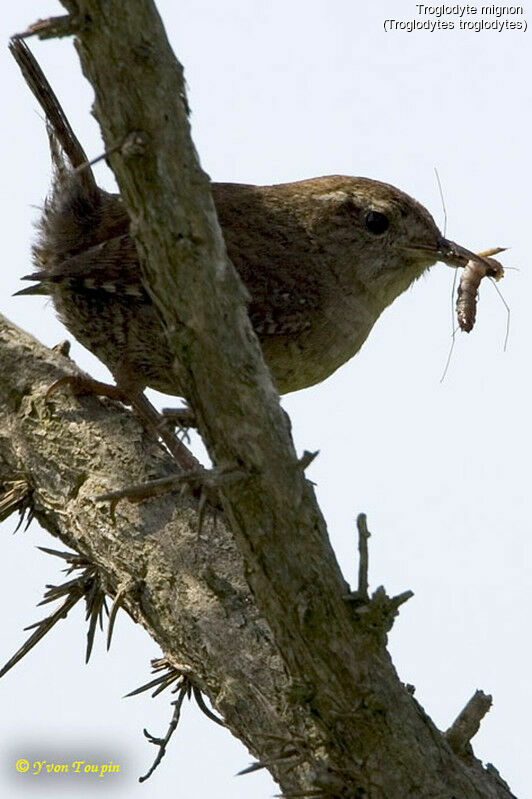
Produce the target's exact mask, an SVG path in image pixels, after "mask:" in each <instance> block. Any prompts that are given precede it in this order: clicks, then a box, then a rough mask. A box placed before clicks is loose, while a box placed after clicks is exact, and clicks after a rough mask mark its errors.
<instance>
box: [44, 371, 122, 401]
mask: <svg viewBox="0 0 532 799" xmlns="http://www.w3.org/2000/svg"><path fill="white" fill-rule="evenodd" d="M64 388H69V389H70V390H71V391H72V393H73V394H75V395H76V396H81V395H83V394H93V395H96V396H98V397H108V399H112V400H116V401H118V402H122V403H123V404H124V405H130V404H131V403H130V401H129V399H128V398H127V395H126V394H125V393H124V392H123V391H121V389H119V388H118V386H112V385H111V384H110V383H101V382H100V381H99V380H93V378H92V377H89V376H88V375H64V377H60V378H59V380H54V382H53V383H52V385H51V386H50V387H49V389H48V391H47V392H46V396H45V400H46V402H48V400H49V399H50V397H51V396H52V394H55V392H56V391H62V390H63V389H64Z"/></svg>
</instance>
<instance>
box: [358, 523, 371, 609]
mask: <svg viewBox="0 0 532 799" xmlns="http://www.w3.org/2000/svg"><path fill="white" fill-rule="evenodd" d="M357 529H358V551H359V554H360V559H359V562H358V592H357V593H358V596H359V597H360V598H361V599H367V598H368V568H369V554H368V538H369V537H370V535H371V533H370V532H369V530H368V526H367V516H366V514H365V513H359V514H358V516H357Z"/></svg>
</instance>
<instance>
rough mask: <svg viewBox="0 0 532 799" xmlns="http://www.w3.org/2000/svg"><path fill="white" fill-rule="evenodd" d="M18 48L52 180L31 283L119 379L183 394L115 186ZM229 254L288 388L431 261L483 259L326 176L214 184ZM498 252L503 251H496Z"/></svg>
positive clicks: (359, 181) (277, 374) (340, 359)
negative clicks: (99, 174) (98, 174)
mask: <svg viewBox="0 0 532 799" xmlns="http://www.w3.org/2000/svg"><path fill="white" fill-rule="evenodd" d="M10 47H11V51H12V53H13V55H14V56H15V58H16V60H17V62H18V63H19V66H20V67H21V69H22V72H23V75H24V77H25V80H26V82H27V83H28V85H29V86H30V88H31V90H32V91H33V93H34V95H35V97H36V98H37V100H38V101H39V103H40V105H41V107H42V109H43V111H44V114H45V118H46V125H47V130H48V135H49V140H50V148H51V155H52V162H53V167H54V177H53V184H52V189H51V193H50V195H49V196H48V198H47V200H46V202H45V205H44V209H43V213H42V217H41V219H40V222H39V225H38V229H39V232H38V238H37V241H36V243H35V245H34V247H33V261H34V265H35V267H36V271H34V272H32V273H31V274H29V275H26V276H24V278H23V279H24V280H31V281H33V285H31V286H29V287H27V288H25V289H22V290H21V291H19V292H17V293H18V294H22V295H31V294H45V295H49V296H50V297H51V298H52V301H53V304H54V306H55V310H56V312H57V314H58V316H59V319H60V320H61V321H62V322H63V324H64V325H65V327H66V328H67V329H68V330H69V331H70V332H71V333H72V335H73V336H74V337H75V338H76V339H77V340H78V341H79V342H81V344H83V345H84V346H85V347H86V348H87V349H89V350H90V351H91V352H93V353H94V354H95V355H96V356H97V357H98V358H99V359H100V360H101V361H103V363H104V364H106V366H107V367H108V368H109V370H110V371H111V373H112V374H113V376H114V379H115V381H116V384H117V386H119V387H120V386H122V387H124V386H126V387H127V388H128V390H129V391H133V392H142V391H143V390H144V389H145V388H146V387H149V388H153V389H156V390H158V391H161V392H163V393H166V394H171V395H175V396H182V393H183V392H182V387H181V386H180V385H179V382H178V378H177V377H176V376H175V372H174V370H173V369H172V361H173V355H172V353H171V352H170V350H169V348H168V345H167V340H166V333H165V328H164V324H163V322H162V320H161V317H160V316H159V313H158V311H157V309H156V307H155V305H154V304H153V302H152V300H151V298H150V295H149V293H148V291H147V289H146V287H145V285H144V282H143V278H142V274H141V268H140V263H139V258H138V255H137V250H136V246H135V241H134V238H133V236H132V234H131V232H130V219H129V216H128V213H127V209H126V207H125V205H124V203H123V201H122V198H121V196H120V195H119V194H116V193H110V192H107V191H105V190H104V189H102V188H100V187H99V186H98V185H97V183H96V181H95V178H94V175H93V172H92V170H91V168H90V165H88V162H87V157H86V154H85V152H84V150H83V148H82V147H81V145H80V143H79V141H78V139H77V138H76V136H75V134H74V133H73V131H72V129H71V127H70V124H69V123H68V120H67V118H66V116H65V114H64V112H63V109H62V108H61V105H60V103H59V101H58V99H57V97H56V96H55V94H54V92H53V90H52V88H51V87H50V85H49V83H48V81H47V80H46V78H45V76H44V75H43V73H42V71H41V69H40V67H39V66H38V64H37V62H36V61H35V59H34V57H33V56H32V55H31V53H30V51H29V49H28V48H27V47H26V45H25V43H24V42H23V41H22V40H20V39H18V40H16V41H15V40H12V41H11V44H10ZM211 190H212V195H213V200H214V204H215V207H216V211H217V215H218V219H219V221H220V225H221V229H222V232H223V236H224V239H225V244H226V248H227V253H228V256H229V259H230V260H231V261H232V263H233V264H234V266H235V268H236V270H237V272H238V273H239V275H240V278H241V279H242V281H243V283H244V285H245V286H246V288H247V291H248V294H249V298H250V299H249V307H248V313H249V317H250V320H251V323H252V326H253V328H254V330H255V332H256V334H257V336H258V338H259V341H260V344H261V347H262V352H263V355H264V359H265V361H266V364H267V365H268V367H269V369H270V372H271V375H272V378H273V381H274V383H275V385H276V387H277V389H278V391H279V393H280V394H286V393H290V392H293V391H297V390H300V389H303V388H307V387H309V386H313V385H315V384H317V383H320V382H322V381H323V380H325V379H326V378H327V377H329V375H331V374H332V373H333V372H335V371H336V370H337V369H338V368H339V367H340V366H341V365H342V364H344V363H345V362H346V361H348V360H349V359H350V358H352V357H353V356H354V355H355V354H356V353H357V352H358V351H359V350H360V348H361V347H362V345H363V344H364V342H365V340H366V339H367V337H368V335H369V334H370V332H371V330H372V328H373V326H374V324H375V323H376V321H377V320H378V318H379V317H380V315H381V314H382V312H383V311H384V310H385V309H386V308H387V307H388V306H389V305H390V304H391V303H392V302H393V301H394V300H395V299H396V298H397V297H398V296H399V295H400V294H402V293H403V292H404V291H406V290H407V289H408V288H409V287H410V286H411V285H412V284H413V283H414V282H415V281H416V280H417V279H418V278H419V277H420V276H421V275H422V274H424V273H425V272H426V271H427V270H428V269H429V268H430V267H431V266H432V265H433V264H435V263H436V262H438V261H442V262H444V263H446V264H448V265H449V266H452V267H459V266H465V265H466V263H468V262H471V261H483V260H484V259H482V257H481V256H477V255H475V254H474V253H472V252H470V251H469V250H467V249H466V248H464V247H462V246H460V245H458V244H456V243H454V242H453V241H450V240H448V239H446V238H445V237H444V236H443V235H442V234H441V232H440V230H439V228H438V226H437V225H436V223H435V221H434V219H433V217H432V216H431V214H430V213H429V212H428V211H427V210H426V209H425V208H424V207H423V206H422V205H421V204H420V203H419V202H417V201H416V200H415V199H413V198H412V197H410V196H409V195H408V194H406V193H404V192H403V191H401V190H400V189H397V188H395V187H394V186H392V185H390V184H387V183H383V182H380V181H377V180H373V179H370V178H365V177H350V176H344V175H329V176H324V177H317V178H311V179H307V180H300V181H296V182H291V183H283V184H277V185H268V186H255V185H248V184H239V183H217V182H213V183H212V184H211ZM491 260H493V259H491Z"/></svg>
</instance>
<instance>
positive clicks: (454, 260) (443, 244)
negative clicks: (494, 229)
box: [413, 238, 504, 278]
mask: <svg viewBox="0 0 532 799" xmlns="http://www.w3.org/2000/svg"><path fill="white" fill-rule="evenodd" d="M413 249H414V248H413ZM503 250H504V247H497V248H496V249H494V250H489V251H488V252H485V253H474V252H471V250H466V248H465V247H462V246H461V245H460V244H456V242H454V241H449V239H444V238H440V239H438V240H437V241H436V243H435V245H434V246H430V245H425V244H419V245H416V246H415V251H416V252H417V253H418V254H424V255H428V256H430V257H432V258H434V260H435V261H442V262H443V263H444V264H447V265H448V266H454V267H455V268H456V267H459V266H465V265H466V264H467V263H469V262H471V261H472V262H473V263H475V264H478V265H479V266H482V268H483V270H484V273H485V274H486V275H489V276H490V277H495V278H499V277H502V274H503V268H502V266H501V265H500V263H499V262H498V261H496V260H495V258H492V257H491V256H492V255H497V253H499V252H502V251H503Z"/></svg>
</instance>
